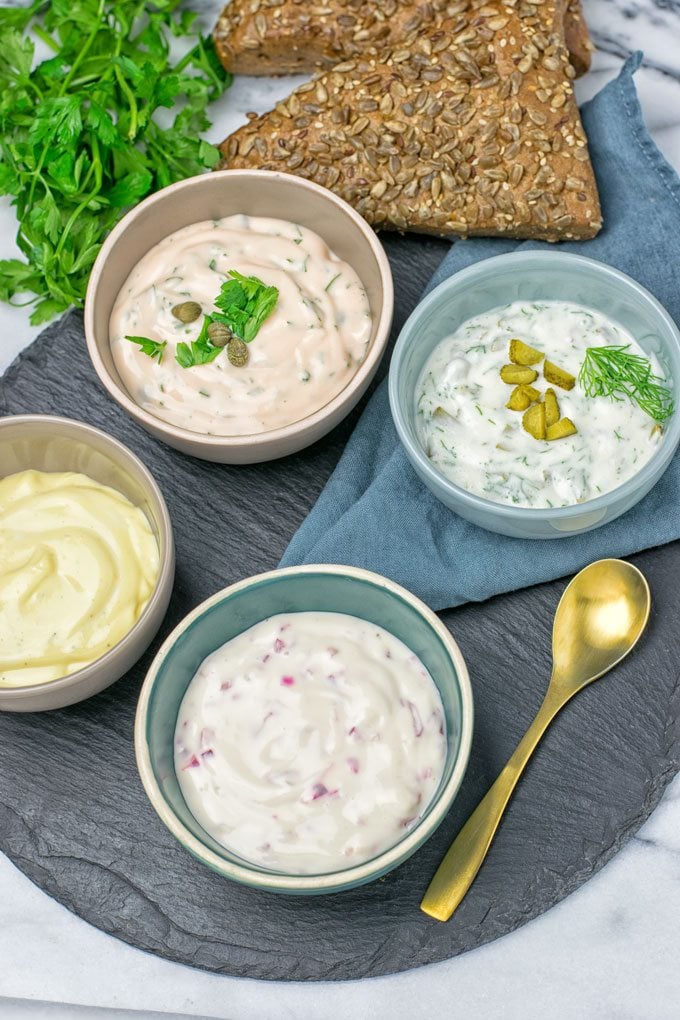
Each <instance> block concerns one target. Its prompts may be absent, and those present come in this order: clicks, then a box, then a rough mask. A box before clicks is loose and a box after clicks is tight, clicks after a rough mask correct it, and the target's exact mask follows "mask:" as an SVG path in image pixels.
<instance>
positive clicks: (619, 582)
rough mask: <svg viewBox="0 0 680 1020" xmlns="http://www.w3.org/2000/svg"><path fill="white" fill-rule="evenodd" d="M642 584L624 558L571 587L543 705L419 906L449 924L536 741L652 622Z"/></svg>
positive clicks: (591, 569)
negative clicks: (648, 621)
mask: <svg viewBox="0 0 680 1020" xmlns="http://www.w3.org/2000/svg"><path fill="white" fill-rule="evenodd" d="M650 602H651V597H650V593H649V585H648V584H647V582H646V580H645V578H644V577H643V575H642V574H641V573H640V571H639V570H638V569H637V567H633V566H631V564H630V563H624V561H623V560H598V561H597V562H596V563H591V564H590V566H588V567H585V568H584V569H583V570H582V571H581V572H580V573H578V574H577V575H576V577H575V578H574V579H573V580H572V581H571V583H570V584H569V585H567V587H566V589H565V591H564V594H563V595H562V598H561V599H560V603H559V605H558V607H557V612H556V613H555V622H554V624H553V638H552V646H553V671H552V677H551V678H550V684H549V686H548V691H547V693H546V696H545V698H544V699H543V704H542V705H541V707H540V708H539V710H538V712H537V714H536V717H535V719H534V721H533V722H532V724H531V726H530V727H529V729H528V730H527V732H526V733H525V734H524V737H523V738H522V740H521V741H520V743H519V745H518V747H517V750H516V751H515V753H514V754H513V755H512V757H511V758H510V761H509V762H508V763H507V765H506V766H505V768H504V769H503V771H502V772H501V774H500V776H499V777H498V779H497V780H496V782H495V783H494V784H493V786H492V787H491V789H490V790H489V792H488V793H487V794H486V796H485V797H484V798H483V800H482V801H481V802H480V803H479V804H478V805H477V807H476V808H475V810H474V811H473V813H472V814H471V815H470V817H469V818H468V820H467V822H466V823H465V825H464V826H463V828H462V829H461V830H460V832H459V833H458V835H457V836H456V838H455V840H454V841H453V843H452V844H451V846H450V847H449V850H448V852H447V854H446V856H445V857H444V860H443V861H442V862H441V864H440V865H439V867H438V869H437V871H436V873H435V876H434V878H433V879H432V881H431V882H430V884H429V886H428V889H427V892H426V893H425V896H424V897H423V902H422V903H421V904H420V908H421V910H423V911H424V912H425V913H426V914H429V915H430V917H434V918H436V920H438V921H448V919H449V918H450V917H451V914H452V913H453V912H454V910H455V909H456V907H457V906H458V904H459V903H460V901H461V900H462V899H463V897H464V896H465V894H466V892H467V891H468V889H469V888H470V886H471V885H472V883H473V882H474V880H475V876H476V875H477V872H478V871H479V869H480V867H481V866H482V862H483V860H484V858H485V857H486V855H487V852H488V850H489V847H490V845H491V840H492V839H493V837H494V835H495V833H496V829H497V828H498V824H499V822H500V820H501V818H502V817H503V813H504V811H505V809H506V807H507V804H508V801H509V800H510V797H511V796H512V792H513V790H514V789H515V786H516V785H517V780H518V779H519V777H520V776H521V775H522V772H523V771H524V767H525V765H526V764H527V762H528V761H529V758H530V757H531V755H532V754H533V753H534V751H535V750H536V747H537V745H538V742H539V740H540V739H541V737H542V736H543V734H544V733H545V731H546V730H547V728H548V726H549V725H550V723H551V722H552V721H553V719H554V718H555V716H556V715H557V713H558V712H559V711H560V709H561V708H563V707H564V706H565V705H566V703H567V702H568V701H569V700H570V698H573V696H574V695H575V694H576V693H577V692H578V691H580V690H582V688H584V687H585V686H586V685H587V684H590V683H592V682H593V680H597V679H599V677H601V676H603V675H604V674H605V673H607V672H608V671H609V670H610V669H612V667H613V666H616V665H617V663H619V662H621V660H622V659H624V658H625V657H626V655H628V653H629V652H630V651H632V649H633V648H634V647H635V645H636V644H637V642H638V641H639V639H640V637H641V635H642V632H643V631H644V629H645V626H646V624H647V620H648V619H649V608H650Z"/></svg>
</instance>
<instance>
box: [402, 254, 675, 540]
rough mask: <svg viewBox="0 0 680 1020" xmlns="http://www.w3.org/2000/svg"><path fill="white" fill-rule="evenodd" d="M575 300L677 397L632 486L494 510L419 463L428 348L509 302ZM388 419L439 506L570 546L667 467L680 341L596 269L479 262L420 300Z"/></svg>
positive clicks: (618, 282)
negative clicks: (420, 390) (637, 352)
mask: <svg viewBox="0 0 680 1020" xmlns="http://www.w3.org/2000/svg"><path fill="white" fill-rule="evenodd" d="M520 300H521V301H541V300H543V301H545V300H553V301H555V300H556V301H573V302H575V303H576V304H580V305H585V306H587V307H589V308H594V309H595V310H596V311H598V312H601V313H602V314H603V315H606V316H607V317H608V318H610V319H613V320H614V322H617V323H619V324H620V325H621V326H623V327H624V328H625V329H627V330H628V331H629V332H630V333H631V334H632V335H633V336H634V337H635V339H636V340H637V342H638V343H639V344H640V346H641V347H642V348H643V350H644V351H645V352H646V353H648V354H652V353H653V354H655V355H656V357H657V358H658V360H659V363H660V364H661V366H662V367H663V370H664V372H665V374H666V376H667V377H668V378H670V379H671V380H672V385H673V390H674V394H675V404H676V408H678V410H676V412H675V414H674V415H673V417H672V418H671V420H670V423H669V424H668V425H667V427H666V434H665V436H664V439H663V442H662V443H661V444H660V445H659V447H658V449H657V450H656V452H655V453H654V455H653V456H652V457H651V459H650V460H649V461H647V463H646V464H645V465H644V466H643V467H642V468H641V470H640V471H639V472H638V474H636V475H635V476H634V477H633V478H630V479H629V480H628V481H627V482H624V484H623V485H620V486H619V487H618V488H616V489H612V491H611V492H606V493H604V494H603V495H602V496H598V497H597V498H596V499H591V500H588V501H587V502H585V503H580V504H578V505H577V506H567V507H559V508H557V509H549V508H545V509H532V508H528V507H517V506H509V505H505V504H502V503H494V502H492V501H491V500H488V499H484V498H483V497H481V496H475V495H473V494H472V493H470V492H467V491H466V490H465V489H461V488H460V487H459V486H458V485H454V483H453V482H451V481H450V480H449V479H448V478H446V476H445V475H443V474H442V473H441V472H440V471H438V470H437V468H435V467H434V466H433V464H432V463H431V461H430V460H429V459H428V457H427V456H426V454H425V452H424V450H423V448H422V447H421V445H420V443H419V441H418V437H417V434H416V424H415V423H416V396H415V391H416V383H417V381H418V378H419V376H420V373H421V371H422V369H423V366H424V365H425V362H426V361H427V359H428V358H429V356H430V354H431V353H432V351H433V350H434V348H435V347H436V346H437V345H438V344H439V342H440V341H441V340H443V339H444V337H445V336H449V335H450V334H451V333H453V332H454V331H455V330H456V329H457V328H458V326H460V325H461V324H462V323H463V322H465V321H466V320H467V319H470V318H471V317H472V316H474V315H480V314H481V313H482V312H487V311H489V310H490V309H491V308H497V307H498V306H499V305H506V304H509V303H510V302H512V301H520ZM389 394H390V407H391V409H392V417H393V418H394V423H395V425H396V428H397V432H398V433H399V438H400V439H401V442H402V443H403V446H404V449H405V451H406V455H407V456H408V459H409V460H410V461H411V464H412V465H413V467H414V468H415V470H416V472H417V473H418V475H419V476H420V478H421V479H422V480H423V482H424V483H425V485H427V486H428V488H429V489H431V490H432V492H433V493H434V494H435V496H436V497H437V498H438V499H440V500H441V501H442V503H445V504H446V506H448V507H450V508H451V509H452V510H455V512H456V513H457V514H459V515H460V516H461V517H464V518H465V519H466V520H468V521H472V522H473V523H474V524H478V525H480V527H482V528H487V530H489V531H496V532H499V533H500V534H501V535H512V536H514V537H516V538H568V537H569V536H570V535H573V534H574V533H576V532H582V531H591V530H592V529H593V528H599V527H601V526H602V525H603V524H607V523H608V522H609V521H613V520H614V518H615V517H619V516H620V515H621V514H623V513H625V512H626V510H630V508H631V507H632V506H634V505H635V504H636V503H638V502H639V501H640V500H641V499H642V497H643V496H645V495H646V494H647V493H648V492H649V490H650V489H651V488H652V486H653V485H654V484H655V483H656V482H658V480H659V478H660V477H661V475H662V474H663V472H664V471H665V470H666V468H667V467H668V465H669V464H670V461H671V458H672V457H673V454H674V453H675V450H676V448H677V446H678V442H680V333H679V332H678V330H677V328H676V326H675V323H674V322H673V320H672V319H671V317H670V315H669V314H668V312H667V311H666V310H665V309H664V308H663V307H662V305H660V304H659V302H658V301H657V300H656V298H655V297H653V296H652V295H651V294H650V293H649V291H647V290H645V288H644V287H642V286H640V284H639V283H636V282H635V280H632V279H631V278H630V277H629V276H626V275H625V273H620V272H619V271H618V270H617V269H612V267H611V266H607V265H605V264H604V263H602V262H596V261H595V260H594V259H589V258H584V257H583V256H582V255H571V254H568V253H566V252H560V251H527V252H516V253H511V254H508V255H497V256H495V257H494V258H490V259H485V260H484V261H483V262H477V263H476V264H475V265H473V266H470V267H469V268H468V269H463V270H461V272H459V273H456V274H455V275H454V276H452V277H450V279H448V280H445V281H444V282H443V283H441V284H440V285H439V286H438V287H436V288H435V290H433V291H432V293H431V294H428V296H427V297H426V298H425V299H424V300H423V301H421V303H420V304H419V305H418V306H417V308H416V309H415V311H414V312H413V313H412V315H411V316H410V317H409V319H408V320H407V322H406V324H405V325H404V328H403V329H402V331H401V333H400V335H399V339H398V340H397V343H396V346H395V349H394V353H393V355H392V362H391V365H390V375H389Z"/></svg>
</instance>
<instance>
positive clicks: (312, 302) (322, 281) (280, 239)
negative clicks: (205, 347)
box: [110, 215, 371, 436]
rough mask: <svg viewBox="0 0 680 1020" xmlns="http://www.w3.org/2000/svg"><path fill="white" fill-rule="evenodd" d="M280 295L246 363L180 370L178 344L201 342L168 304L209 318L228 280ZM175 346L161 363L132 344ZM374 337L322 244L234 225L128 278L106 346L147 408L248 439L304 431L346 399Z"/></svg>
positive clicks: (198, 229) (146, 262)
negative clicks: (135, 339)
mask: <svg viewBox="0 0 680 1020" xmlns="http://www.w3.org/2000/svg"><path fill="white" fill-rule="evenodd" d="M232 269H235V270H237V271H238V272H239V273H241V274H243V275H244V276H256V277H258V279H261V280H262V281H263V282H264V283H266V284H267V285H268V286H275V287H277V288H278V291H279V297H278V302H277V305H276V308H275V309H274V311H273V312H272V314H271V315H270V316H269V317H268V318H267V319H266V321H265V322H264V323H263V325H262V326H261V328H260V330H259V332H258V334H257V336H256V337H255V339H254V340H253V341H252V342H251V343H250V344H249V345H248V353H249V360H248V363H247V365H245V366H243V367H234V366H233V365H231V364H230V363H229V361H228V359H227V357H226V356H220V357H219V358H217V359H216V360H215V361H213V362H211V363H209V364H206V365H197V366H195V367H192V368H188V369H186V368H182V367H181V366H180V365H179V364H178V363H177V361H176V360H175V350H176V347H177V343H178V342H181V341H183V342H189V343H190V342H191V341H194V340H196V339H197V338H198V335H199V332H200V328H201V324H202V317H201V318H199V319H198V320H196V321H195V322H193V323H190V324H188V325H185V324H184V323H181V322H179V321H178V320H177V319H176V318H175V317H174V316H173V315H172V308H173V306H175V305H177V304H178V303H181V302H182V301H186V300H187V299H190V300H192V301H196V302H197V303H198V304H200V305H201V307H202V309H203V312H204V313H207V314H211V313H214V312H215V311H217V308H216V306H215V304H214V299H215V297H216V296H217V295H218V294H219V291H220V287H221V285H222V284H223V283H224V282H225V280H227V277H228V273H229V271H230V270H232ZM126 335H128V336H129V335H133V336H134V335H141V336H145V337H149V338H150V339H152V340H156V341H160V342H162V341H168V347H167V349H166V350H165V352H164V354H163V358H162V361H161V364H158V363H157V362H156V361H154V360H153V359H152V358H150V357H148V356H147V355H145V354H144V353H142V352H141V351H140V350H139V348H138V347H136V346H135V345H134V344H132V343H130V342H129V341H128V340H126V339H125V336H126ZM370 335H371V311H370V306H369V303H368V298H367V296H366V293H365V291H364V288H363V285H362V283H361V281H360V279H359V277H358V276H357V274H356V273H355V271H354V270H353V269H352V267H351V266H349V265H348V264H347V263H346V262H342V261H341V260H340V259H338V258H337V256H336V255H335V254H334V253H333V252H332V251H331V250H330V249H329V248H328V245H327V244H326V242H325V241H324V240H322V238H321V237H319V236H318V234H315V233H314V232H313V231H311V230H307V229H306V228H305V227H300V226H297V225H296V224H294V223H289V222H288V221H286V220H278V219H268V218H263V217H252V216H251V217H248V216H241V215H238V216H227V217H225V218H223V219H219V220H214V221H213V220H206V221H205V222H201V223H194V224H192V225H190V226H188V227H184V228H183V229H182V230H178V231H177V232H176V233H173V234H170V235H169V236H168V237H166V238H165V239H164V240H163V241H161V242H160V243H159V244H157V245H155V246H154V247H153V248H152V249H151V250H150V251H149V252H147V254H146V255H145V256H144V258H142V259H141V261H140V262H139V263H138V265H137V266H136V267H135V268H134V269H133V271H132V272H131V273H130V276H129V277H128V279H127V280H126V282H125V284H124V285H123V287H122V288H121V291H120V294H119V295H118V298H117V299H116V303H115V305H114V307H113V311H112V314H111V322H110V341H111V351H112V354H113V359H114V361H115V364H116V368H117V369H118V372H119V374H120V377H121V379H122V381H123V383H124V385H125V386H126V388H127V390H128V392H129V393H130V395H131V396H132V398H133V399H134V400H135V401H136V403H138V404H139V406H140V407H142V408H144V409H145V410H147V411H150V412H151V413H152V414H154V415H155V416H156V417H157V418H162V419H163V420H164V421H167V422H170V423H171V424H173V425H177V426H180V427H182V428H186V429H190V430H191V431H193V432H201V433H204V434H209V435H220V436H227V435H253V434H257V433H261V432H267V431H269V430H271V429H275V428H279V427H282V426H285V425H289V424H291V423H293V422H296V421H300V419H302V418H305V417H306V416H307V415H309V414H312V413H313V412H314V411H318V410H319V409H320V408H322V407H324V406H325V405H326V404H327V403H328V402H329V401H331V400H332V399H333V398H334V397H335V396H337V394H338V393H340V392H341V390H343V389H344V388H345V386H346V385H347V383H348V382H349V381H350V379H351V378H352V377H353V375H354V374H355V372H356V371H357V368H358V367H359V365H360V364H361V362H362V361H363V359H364V356H365V354H366V351H367V348H368V342H369V339H370Z"/></svg>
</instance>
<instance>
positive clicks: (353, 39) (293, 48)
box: [214, 0, 592, 75]
mask: <svg viewBox="0 0 680 1020" xmlns="http://www.w3.org/2000/svg"><path fill="white" fill-rule="evenodd" d="M448 6H449V2H448V0H231V2H230V3H229V4H227V6H226V7H225V8H224V10H223V11H222V14H221V15H220V17H219V20H218V22H217V24H216V26H215V32H214V38H215V47H216V50H217V53H218V55H219V58H220V60H221V61H222V63H223V64H224V65H225V67H227V68H229V70H230V71H233V72H234V73H235V74H266V75H280V74H291V73H294V72H300V73H302V72H310V73H311V72H313V71H315V70H317V69H318V68H329V67H332V66H333V64H337V63H340V62H341V61H343V60H349V59H351V58H353V57H357V56H361V54H362V53H363V52H364V51H365V50H366V49H369V48H373V47H375V46H396V45H397V43H398V42H399V40H400V39H401V38H403V37H404V36H407V35H408V34H409V33H410V32H411V31H412V30H413V28H421V27H422V26H423V25H425V24H427V23H428V22H432V20H433V19H436V18H440V17H442V16H446V9H447V7H448ZM565 41H566V45H567V50H568V51H569V58H570V61H571V63H572V66H573V67H574V70H575V71H576V73H577V75H579V74H584V73H585V72H586V71H587V70H588V68H589V67H590V55H591V50H592V46H591V43H590V38H589V36H588V29H587V26H586V23H585V20H584V18H583V16H582V13H581V0H569V3H568V6H567V11H566V15H565Z"/></svg>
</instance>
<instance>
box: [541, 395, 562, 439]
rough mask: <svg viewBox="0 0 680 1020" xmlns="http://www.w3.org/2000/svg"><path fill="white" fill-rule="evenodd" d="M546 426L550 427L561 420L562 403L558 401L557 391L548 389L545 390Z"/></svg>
mask: <svg viewBox="0 0 680 1020" xmlns="http://www.w3.org/2000/svg"><path fill="white" fill-rule="evenodd" d="M544 399H545V427H546V428H548V429H549V428H550V426H551V425H554V424H555V423H556V422H558V421H559V420H560V405H559V404H558V402H557V397H556V396H555V391H554V390H553V389H548V390H546V391H545V398H544Z"/></svg>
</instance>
